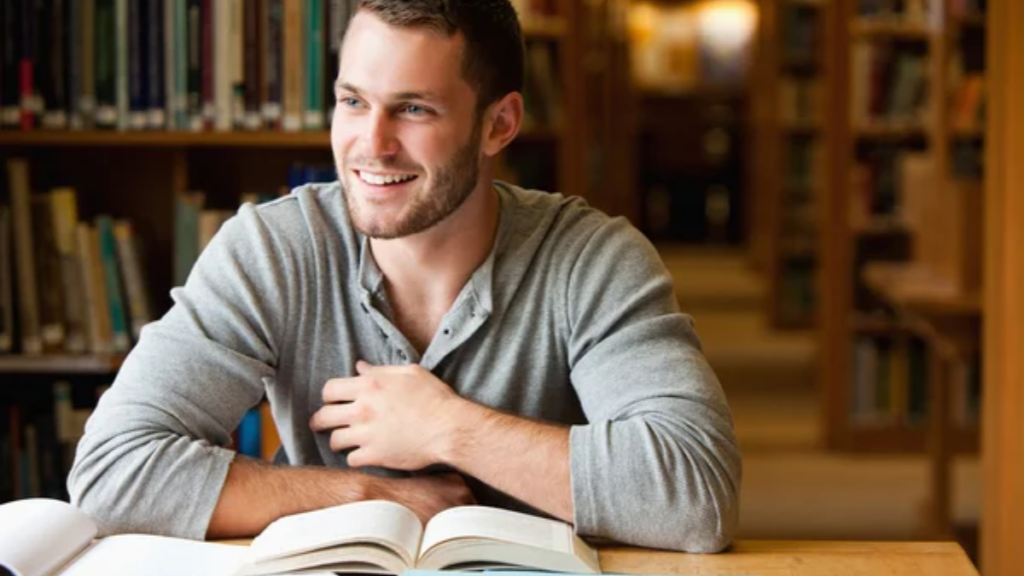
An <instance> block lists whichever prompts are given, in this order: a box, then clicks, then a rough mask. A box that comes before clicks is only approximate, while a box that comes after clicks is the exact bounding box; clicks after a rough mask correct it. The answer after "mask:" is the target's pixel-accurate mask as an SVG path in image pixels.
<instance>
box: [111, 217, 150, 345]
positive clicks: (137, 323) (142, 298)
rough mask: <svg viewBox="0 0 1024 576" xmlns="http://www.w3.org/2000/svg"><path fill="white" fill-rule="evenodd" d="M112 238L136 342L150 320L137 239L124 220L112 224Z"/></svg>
mask: <svg viewBox="0 0 1024 576" xmlns="http://www.w3.org/2000/svg"><path fill="white" fill-rule="evenodd" d="M114 238H115V240H116V241H117V257H118V260H119V262H120V264H121V271H122V272H123V275H124V288H125V292H126V293H127V301H128V318H129V321H130V322H131V334H132V339H133V340H134V341H136V342H138V341H139V336H140V335H141V333H142V327H143V326H145V325H146V324H148V323H149V322H150V321H151V320H152V315H151V313H150V306H149V298H148V296H147V294H148V293H147V292H146V283H145V281H144V280H143V276H142V261H141V258H140V257H139V250H138V242H137V240H138V238H137V237H136V235H135V230H134V228H133V227H132V225H131V223H130V222H127V221H124V220H119V221H117V222H115V223H114Z"/></svg>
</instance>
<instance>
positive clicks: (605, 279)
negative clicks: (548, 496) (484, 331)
mask: <svg viewBox="0 0 1024 576" xmlns="http://www.w3.org/2000/svg"><path fill="white" fill-rule="evenodd" d="M565 299H566V307H567V314H568V322H569V325H570V330H571V338H570V342H569V352H570V368H571V375H572V381H573V386H574V387H575V389H576V391H577V394H578V396H579V398H580V402H581V404H582V407H583V410H584V412H585V413H586V416H587V421H588V422H589V424H587V425H584V426H575V427H573V428H572V429H571V432H570V469H571V475H572V492H573V501H574V506H575V524H576V529H577V531H579V532H580V533H581V534H589V535H597V536H602V537H606V538H611V539H613V540H616V541H620V542H624V543H628V544H634V545H641V546H648V547H657V548H667V549H673V550H683V551H688V552H717V551H720V550H722V549H723V548H725V547H726V546H728V544H729V543H730V541H731V540H732V535H733V532H734V530H735V527H736V523H737V519H738V513H739V502H738V499H739V486H740V478H741V462H740V454H739V450H738V447H737V444H736V440H735V437H734V433H733V428H732V418H731V414H730V412H729V408H728V405H727V403H726V398H725V394H724V392H723V390H722V388H721V385H720V384H719V382H718V380H717V378H716V377H715V375H714V373H713V372H712V370H711V368H710V367H709V365H708V364H707V362H706V360H705V358H704V356H703V354H702V352H701V349H700V344H699V342H698V340H697V336H696V334H695V332H694V327H693V323H692V320H691V319H690V317H689V316H687V315H685V314H683V313H681V312H680V311H679V308H678V304H677V303H676V301H675V298H674V295H673V290H672V281H671V277H670V276H669V274H668V272H667V271H666V270H665V267H664V265H663V264H662V263H661V260H660V259H659V257H658V254H657V252H656V251H655V249H654V248H653V247H652V246H651V245H650V243H649V242H647V240H646V239H645V238H643V237H642V236H641V235H640V234H639V232H636V231H635V230H634V229H632V228H630V227H629V226H628V225H626V224H625V223H624V222H623V221H621V220H612V221H610V222H608V223H607V224H605V225H604V226H602V227H600V228H599V229H598V230H597V231H596V233H595V234H594V235H593V236H592V237H590V238H589V239H588V241H587V243H586V247H585V248H584V249H583V250H582V252H581V253H580V255H579V258H578V260H577V261H576V263H575V265H574V267H573V271H572V274H571V279H570V281H569V282H568V290H567V294H566V295H565Z"/></svg>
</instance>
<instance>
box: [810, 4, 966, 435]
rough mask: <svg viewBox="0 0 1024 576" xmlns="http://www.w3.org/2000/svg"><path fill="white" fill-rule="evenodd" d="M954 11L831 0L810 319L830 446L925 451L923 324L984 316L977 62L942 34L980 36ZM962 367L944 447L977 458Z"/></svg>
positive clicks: (929, 341)
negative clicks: (817, 294) (814, 317)
mask: <svg viewBox="0 0 1024 576" xmlns="http://www.w3.org/2000/svg"><path fill="white" fill-rule="evenodd" d="M965 5H966V4H965V3H964V2H963V1H961V0H913V1H907V2H899V3H893V2H874V1H868V0H840V1H838V2H836V6H835V8H836V9H835V10H834V12H833V13H832V14H831V16H830V18H829V21H828V33H827V34H828V36H829V42H828V56H827V57H828V59H829V66H830V70H832V71H833V72H834V73H832V74H830V75H829V78H828V86H829V87H828V92H829V93H830V94H836V95H844V97H837V98H833V99H830V100H829V103H828V112H827V116H828V127H827V131H828V139H827V140H828V144H827V148H826V149H827V167H828V175H827V178H828V180H827V188H828V191H829V192H828V194H825V195H823V201H824V202H823V204H824V206H823V210H822V212H821V222H822V227H823V230H822V231H823V234H822V243H821V246H822V254H821V256H822V269H821V276H820V281H819V285H820V286H821V288H822V292H821V302H820V305H819V308H818V310H819V312H818V313H819V319H820V322H821V324H820V330H821V342H822V357H821V359H822V362H821V367H822V368H821V370H822V373H821V381H822V383H823V390H824V391H825V400H826V401H825V403H824V405H823V421H824V427H825V431H826V444H827V445H828V446H830V447H832V448H835V449H842V450H850V451H863V452H909V451H914V452H921V451H924V450H925V449H926V448H927V447H928V446H929V445H930V444H932V443H934V435H933V434H932V432H933V430H932V428H931V424H930V422H932V420H931V417H932V416H933V415H934V414H933V412H934V410H933V408H934V405H935V403H936V402H937V401H938V399H936V398H935V393H934V391H933V387H932V386H931V383H932V382H933V381H934V380H936V379H937V378H940V375H938V374H936V373H935V372H936V371H937V370H941V369H942V368H941V367H937V365H936V363H935V361H934V357H935V356H939V355H940V352H941V351H940V350H938V349H937V348H938V347H940V346H941V343H940V342H939V341H938V338H937V337H936V335H935V333H934V332H929V330H928V329H927V324H929V322H930V323H935V322H938V320H937V318H938V317H939V316H941V315H942V314H946V315H959V316H961V317H962V316H965V315H966V316H967V317H971V316H972V315H973V316H974V317H977V315H978V314H980V305H979V304H978V302H979V300H978V294H979V285H980V277H981V270H980V264H979V262H980V254H981V249H982V247H981V242H980V231H981V206H982V203H981V183H980V182H981V181H980V171H981V170H980V165H981V162H980V155H981V152H980V150H981V141H982V140H983V134H982V130H981V125H982V123H981V120H980V118H981V110H982V103H983V95H982V93H981V90H980V87H981V81H980V74H981V71H982V70H983V61H982V60H981V56H980V55H979V54H978V53H977V50H978V46H979V44H978V43H979V40H978V38H979V36H977V35H975V34H974V31H973V30H972V31H971V32H970V33H966V30H964V31H963V32H953V30H958V29H963V28H964V27H965V26H966V27H970V28H972V29H981V28H983V26H981V25H979V21H980V20H979V18H978V17H977V14H980V12H978V13H971V14H970V15H969V16H970V18H969V20H968V21H969V22H970V23H969V24H963V22H964V10H962V9H958V7H963V6H965ZM965 34H966V36H965ZM968 36H969V37H968ZM965 133H969V134H970V137H969V138H967V140H968V141H969V142H970V143H971V146H972V147H973V148H970V149H967V148H966V147H965V146H964V145H963V144H961V142H962V141H963V140H964V134H965ZM924 320H927V321H924ZM968 324H970V323H969V322H968ZM915 342H919V343H920V345H919V344H914V343H915ZM961 360H962V361H963V363H964V366H962V367H961V368H962V369H958V370H956V375H955V377H951V378H952V379H953V380H954V381H952V382H949V383H947V384H945V385H944V390H946V391H949V394H951V395H952V397H955V398H957V403H958V405H957V406H955V407H953V408H952V410H953V411H954V412H956V413H958V414H960V416H961V417H960V418H959V421H960V423H961V424H960V425H957V426H956V427H955V429H953V430H951V432H950V434H951V438H952V440H951V441H950V442H949V443H948V445H949V446H952V447H953V448H955V449H956V451H972V450H974V449H976V447H977V444H978V440H977V436H978V432H977V430H978V429H977V418H978V409H979V397H978V395H979V388H980V380H981V375H980V368H979V362H978V359H977V357H976V355H973V354H972V355H970V357H968V358H961Z"/></svg>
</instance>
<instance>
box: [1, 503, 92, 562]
mask: <svg viewBox="0 0 1024 576" xmlns="http://www.w3.org/2000/svg"><path fill="white" fill-rule="evenodd" d="M95 536H96V525H95V524H93V523H92V520H89V517H88V516H86V515H85V513H84V512H82V511H81V510H79V509H77V508H75V507H74V506H72V505H71V504H68V503H67V502H62V501H60V500H49V499H45V498H31V499H27V500H15V501H14V502H8V503H7V504H3V505H0V566H2V567H5V568H7V569H8V570H10V571H11V572H13V573H14V576H50V575H51V574H54V573H55V572H57V570H58V569H59V568H60V567H61V566H63V565H64V564H66V563H67V562H68V561H69V560H71V559H72V558H74V557H75V555H76V554H78V553H79V552H80V551H81V550H82V549H83V548H85V547H86V546H87V545H88V544H89V542H91V541H92V539H93V537H95Z"/></svg>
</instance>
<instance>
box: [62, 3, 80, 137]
mask: <svg viewBox="0 0 1024 576" xmlns="http://www.w3.org/2000/svg"><path fill="white" fill-rule="evenodd" d="M82 10H83V8H82V3H81V2H74V1H71V2H68V12H67V21H66V23H65V26H66V28H67V31H68V43H67V46H66V50H65V51H64V61H65V63H66V66H67V79H68V80H67V82H68V84H67V90H68V91H67V112H68V127H69V128H71V129H72V130H81V129H82V127H83V125H84V123H83V121H82V59H81V58H80V57H79V55H80V54H81V53H82Z"/></svg>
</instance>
